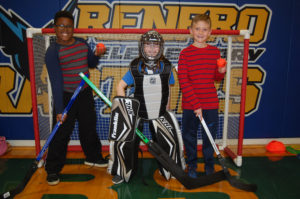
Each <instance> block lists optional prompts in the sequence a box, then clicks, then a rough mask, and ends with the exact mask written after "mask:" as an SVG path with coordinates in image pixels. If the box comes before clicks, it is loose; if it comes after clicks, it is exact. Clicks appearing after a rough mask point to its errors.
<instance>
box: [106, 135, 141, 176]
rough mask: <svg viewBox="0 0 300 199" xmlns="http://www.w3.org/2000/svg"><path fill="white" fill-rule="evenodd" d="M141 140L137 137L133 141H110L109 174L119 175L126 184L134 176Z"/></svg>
mask: <svg viewBox="0 0 300 199" xmlns="http://www.w3.org/2000/svg"><path fill="white" fill-rule="evenodd" d="M139 141H140V140H139V139H138V138H137V136H134V138H133V139H132V140H131V141H127V142H125V141H110V146H109V153H110V159H109V162H108V168H107V172H108V173H109V174H111V175H113V176H114V175H119V176H121V177H122V178H123V179H124V180H125V181H126V182H128V181H129V180H130V178H131V176H132V175H133V174H134V172H135V171H136V168H137V160H138V146H139Z"/></svg>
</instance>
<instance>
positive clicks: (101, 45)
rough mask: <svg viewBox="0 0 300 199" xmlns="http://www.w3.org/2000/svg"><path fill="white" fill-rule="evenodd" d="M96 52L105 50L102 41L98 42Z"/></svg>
mask: <svg viewBox="0 0 300 199" xmlns="http://www.w3.org/2000/svg"><path fill="white" fill-rule="evenodd" d="M96 51H97V53H100V54H104V53H105V51H106V47H105V45H104V44H103V43H98V44H97V46H96Z"/></svg>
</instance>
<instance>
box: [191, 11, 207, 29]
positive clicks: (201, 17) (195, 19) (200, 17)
mask: <svg viewBox="0 0 300 199" xmlns="http://www.w3.org/2000/svg"><path fill="white" fill-rule="evenodd" d="M198 21H205V22H206V23H207V24H208V25H209V28H211V19H210V17H209V15H206V14H197V15H195V16H194V17H193V19H192V23H191V27H193V25H194V24H195V23H197V22H198Z"/></svg>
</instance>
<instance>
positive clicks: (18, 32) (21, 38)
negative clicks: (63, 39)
mask: <svg viewBox="0 0 300 199" xmlns="http://www.w3.org/2000/svg"><path fill="white" fill-rule="evenodd" d="M76 4H77V1H69V3H68V4H67V5H66V6H65V8H64V10H68V11H70V12H75V7H76ZM52 24H53V22H52V20H51V21H50V22H49V23H48V24H46V25H45V27H51V26H52ZM0 27H1V37H2V39H1V41H0V42H1V43H0V52H1V54H2V55H1V54H0V57H1V56H2V57H4V58H3V59H4V60H8V63H1V64H0V67H1V69H2V71H7V70H9V71H10V72H12V73H13V74H12V75H9V76H8V75H7V73H5V72H2V75H5V78H4V77H3V76H2V77H1V76H0V82H1V84H2V85H5V88H6V87H8V88H9V90H2V93H0V95H1V97H5V98H6V99H5V101H7V102H5V103H9V104H10V105H11V106H9V107H10V108H7V109H5V108H0V112H1V114H2V115H5V114H6V113H9V114H10V115H11V114H12V113H25V114H28V113H29V114H30V113H31V107H29V106H31V104H30V103H28V104H26V107H28V108H24V106H25V105H24V104H23V102H20V101H21V99H20V98H22V94H24V92H28V89H30V88H29V86H28V82H29V81H30V73H29V65H28V51H27V39H26V29H27V28H29V27H31V25H30V24H28V23H27V22H26V21H25V20H24V19H22V18H21V17H20V16H19V15H18V14H16V13H15V12H14V11H13V10H6V9H5V8H3V7H2V6H0ZM5 79H9V80H11V81H10V82H9V83H8V82H7V81H6V80H5ZM26 84H27V85H26ZM2 87H3V86H2ZM25 87H26V88H27V89H24V88H25ZM27 99H28V98H27ZM2 102H3V101H2ZM3 103H4V102H3ZM5 103H4V104H5ZM20 103H21V104H22V105H20ZM20 106H23V108H22V107H21V108H20ZM8 109H9V110H8ZM16 109H22V110H23V111H21V112H19V110H16Z"/></svg>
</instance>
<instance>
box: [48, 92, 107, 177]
mask: <svg viewBox="0 0 300 199" xmlns="http://www.w3.org/2000/svg"><path fill="white" fill-rule="evenodd" d="M72 95H73V93H68V92H64V106H65V107H66V106H67V104H68V102H69V100H70V99H71V97H72ZM53 116H54V117H55V118H56V114H53ZM76 119H77V121H78V126H79V140H80V144H81V147H82V150H83V152H84V154H85V156H86V160H87V161H89V162H95V161H97V160H99V159H102V154H101V147H102V146H101V142H100V140H99V138H98V135H97V133H96V111H95V102H94V98H93V93H92V90H91V88H89V87H87V88H85V89H84V90H83V91H81V92H80V93H79V95H78V96H77V98H76V99H75V101H74V103H73V105H72V107H71V109H70V110H69V112H68V114H67V119H66V120H65V122H64V123H63V124H62V125H61V126H60V127H59V129H58V130H57V132H56V134H55V136H54V137H53V140H52V141H51V143H50V145H49V149H48V156H47V160H46V166H45V169H46V171H47V173H48V174H50V173H59V172H60V171H61V170H62V168H63V166H64V164H65V161H66V155H67V147H68V143H69V141H70V136H71V134H72V132H73V129H74V125H75V121H76ZM54 121H56V119H55V120H54Z"/></svg>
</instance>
